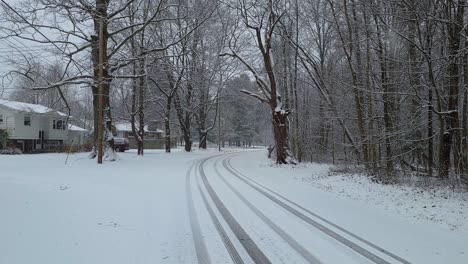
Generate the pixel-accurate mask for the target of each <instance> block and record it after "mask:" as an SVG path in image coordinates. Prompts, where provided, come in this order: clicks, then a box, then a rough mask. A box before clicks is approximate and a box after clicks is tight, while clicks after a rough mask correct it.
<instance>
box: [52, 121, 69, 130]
mask: <svg viewBox="0 0 468 264" xmlns="http://www.w3.org/2000/svg"><path fill="white" fill-rule="evenodd" d="M52 128H53V129H58V130H65V128H66V125H65V121H63V120H54V121H53V123H52Z"/></svg>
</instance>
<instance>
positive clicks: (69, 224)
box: [0, 150, 468, 264]
mask: <svg viewBox="0 0 468 264" xmlns="http://www.w3.org/2000/svg"><path fill="white" fill-rule="evenodd" d="M227 152H232V151H227ZM119 157H120V158H119V159H118V161H116V162H112V163H109V162H106V163H105V164H104V165H100V166H98V165H96V164H95V160H90V159H88V158H87V154H86V153H82V154H74V155H71V156H70V158H69V160H68V163H67V164H65V159H66V155H64V154H41V155H17V156H5V155H0V212H1V214H0V263H7V264H23V263H24V264H29V263H47V264H55V263H57V264H62V263H67V264H68V263H77V264H78V263H87V264H90V263H91V264H93V263H96V264H97V263H99V264H100V263H112V264H120V263H121V264H128V263H141V264H146V263H162V264H172V263H174V264H175V263H187V264H190V263H197V259H198V260H200V256H199V253H200V252H199V251H198V249H197V246H199V245H195V243H194V241H197V240H196V239H195V237H196V234H195V231H194V226H195V225H196V224H194V222H193V221H192V220H193V215H195V216H196V217H197V220H198V222H199V223H200V230H201V234H200V236H199V237H198V239H200V240H201V241H204V243H206V247H207V248H208V251H207V252H208V253H207V254H208V255H209V256H208V258H211V260H212V261H211V262H210V263H215V264H217V263H231V260H230V254H228V253H227V251H226V248H225V247H224V246H223V241H222V236H220V235H219V231H217V229H216V228H215V225H214V221H213V218H212V217H210V214H209V212H208V211H207V208H208V207H207V204H209V205H211V206H212V208H213V210H214V215H215V217H217V218H218V220H219V222H220V224H221V226H222V228H224V229H225V230H226V232H227V236H228V237H229V239H231V240H232V241H233V242H232V243H233V245H234V247H235V249H236V250H238V251H239V254H240V256H241V257H242V259H243V260H244V261H245V263H253V262H252V260H251V259H249V255H248V254H247V253H246V250H247V249H245V250H244V249H243V246H244V245H243V244H242V243H241V242H240V241H241V240H239V239H237V238H236V236H235V235H234V233H233V232H234V231H232V230H231V228H230V226H228V225H227V220H226V219H223V218H224V216H223V217H222V216H221V214H220V210H219V207H217V206H216V205H215V203H214V200H213V197H212V196H211V194H210V195H209V194H208V188H207V187H206V183H205V184H203V181H202V178H201V175H202V173H203V171H204V173H206V180H207V181H208V182H209V183H210V184H211V185H212V186H213V190H214V192H215V193H217V195H218V196H219V198H220V200H221V202H222V203H224V204H225V206H226V208H227V210H229V211H230V213H231V214H232V216H233V217H234V219H236V220H237V221H238V222H239V223H240V225H241V226H242V228H244V229H245V230H246V232H247V233H248V234H249V235H250V236H251V238H252V240H253V241H255V243H257V245H258V247H259V249H260V250H262V251H263V252H264V253H265V254H266V255H267V256H268V258H270V260H271V262H272V263H287V264H291V263H306V262H305V260H304V258H303V256H301V255H300V254H297V248H294V247H291V246H290V245H291V244H290V242H288V243H286V241H285V240H284V239H283V238H284V237H285V236H284V234H288V235H289V238H288V239H289V240H291V239H292V240H296V242H297V243H299V244H298V245H299V246H302V247H303V248H304V250H308V251H310V254H312V256H313V257H312V258H316V259H319V260H320V262H321V263H333V264H335V263H336V264H342V263H347V264H348V263H371V262H369V260H367V259H366V258H363V257H362V256H360V255H359V254H356V252H355V251H353V250H351V249H350V248H349V246H345V245H344V244H342V243H340V242H338V241H337V240H335V239H333V238H330V236H329V235H327V234H325V233H326V232H322V231H320V230H318V229H316V228H314V227H312V226H310V225H309V224H307V223H306V222H304V221H303V219H302V220H301V219H299V218H298V217H297V215H294V214H291V211H289V212H288V211H287V210H284V209H285V208H284V207H282V206H280V204H278V203H274V202H273V200H271V199H269V198H267V197H266V196H265V195H262V194H261V193H260V192H259V191H258V190H255V188H252V187H251V186H249V185H248V184H246V182H243V181H242V180H240V178H238V177H236V176H235V174H234V173H232V171H231V172H230V169H229V168H230V167H229V166H225V164H227V162H229V164H232V167H231V168H235V169H236V170H238V171H239V172H241V173H242V174H244V175H246V177H248V178H251V179H253V180H255V181H258V182H259V183H261V184H263V185H264V186H266V187H268V188H271V189H272V190H274V191H276V192H278V193H279V194H281V195H283V196H285V197H287V198H288V199H290V200H291V201H286V200H284V199H283V198H280V196H278V195H277V194H274V197H276V198H275V199H281V200H283V201H285V202H286V204H288V206H290V207H291V208H292V210H296V211H297V212H302V213H303V214H306V215H307V216H306V217H309V219H315V220H314V221H318V222H320V223H321V224H322V225H324V226H325V228H327V229H329V230H332V231H333V232H337V233H338V234H341V236H343V237H346V238H347V239H348V240H350V241H354V243H357V244H358V245H359V246H360V247H363V248H365V249H366V250H370V251H372V252H373V254H377V255H380V256H382V257H383V258H385V259H389V260H391V259H392V258H391V257H390V258H389V257H388V256H385V254H382V252H379V250H375V249H372V248H371V247H369V246H368V245H366V244H365V243H362V242H359V241H357V240H356V239H355V238H353V237H352V236H351V235H349V234H346V233H344V231H343V230H340V229H338V228H337V227H336V226H335V227H333V225H331V224H330V223H327V222H326V221H325V222H324V220H323V219H322V220H320V218H317V217H314V216H312V214H310V213H306V211H305V209H307V210H310V211H311V212H313V213H315V214H317V215H319V216H320V217H323V218H324V219H327V220H328V221H331V222H333V223H334V224H335V225H337V226H339V227H340V228H344V229H346V230H348V231H349V232H351V233H353V234H355V235H357V236H361V237H363V238H365V239H367V240H368V241H370V242H372V243H375V244H376V245H378V246H380V247H383V248H384V249H385V250H389V251H390V252H393V253H395V254H397V255H398V256H400V257H403V258H405V259H407V260H409V261H410V262H411V263H424V264H427V263H465V262H464V260H465V259H466V258H467V257H466V256H467V255H468V249H467V245H468V235H467V233H463V232H466V230H467V225H468V224H467V223H466V222H467V221H466V216H467V215H468V212H467V207H466V206H467V205H466V196H465V195H464V194H461V193H451V192H449V191H448V190H446V191H445V192H444V190H438V191H435V194H432V193H431V194H429V193H426V192H422V193H421V192H419V191H418V189H414V188H409V187H408V188H403V187H398V186H384V185H378V184H374V183H372V182H370V181H368V180H367V179H366V178H365V177H362V176H352V177H350V176H346V175H338V176H328V173H329V169H330V166H328V165H320V164H306V165H301V166H297V167H294V168H291V167H285V166H282V167H275V166H271V162H270V161H269V160H268V159H266V157H265V153H264V151H244V152H240V153H234V154H228V155H223V156H219V153H217V152H216V151H214V150H213V151H195V152H192V153H186V152H184V151H181V150H176V151H174V152H173V153H171V154H166V153H164V152H163V151H147V152H146V154H145V156H144V157H137V156H136V153H135V152H133V151H131V152H129V153H119ZM209 157H213V158H211V159H208V160H206V162H201V161H203V160H204V159H205V158H209ZM192 165H197V166H198V167H197V166H195V167H193V166H192ZM223 165H224V166H223ZM189 177H191V183H189V182H190V181H188V179H189ZM229 185H231V187H229ZM232 188H233V189H232ZM262 188H263V187H262ZM187 190H191V193H190V194H188V192H187ZM236 192H238V193H236ZM241 196H244V197H245V199H246V201H247V202H246V201H243V200H242V199H240V198H239V197H241ZM203 197H205V198H203ZM210 198H211V199H210ZM203 199H208V200H207V203H206V201H205V202H204V201H203ZM464 199H465V200H464ZM190 201H192V203H193V206H194V207H193V208H194V210H195V214H192V213H190V209H189V207H190V206H189V207H188V204H190ZM249 202H250V203H251V205H247V204H248V203H249ZM291 202H295V203H297V204H298V205H293V204H292V203H291ZM433 205H435V207H433ZM299 206H302V207H303V209H300V207H299ZM411 206H412V207H413V208H411ZM424 206H425V207H424ZM255 208H257V209H255ZM255 210H257V212H255ZM259 212H260V213H259ZM261 214H264V215H265V216H266V217H267V219H270V221H271V223H269V224H267V222H268V221H266V220H265V219H262V218H261V217H259V215H261ZM190 219H191V220H190ZM275 224H276V225H277V227H276V228H281V229H283V230H284V232H285V233H283V235H280V234H281V232H278V231H275V230H274V229H272V226H274V225H275ZM241 244H242V245H241ZM199 263H200V262H199ZM382 263H383V262H382ZM389 263H400V262H398V261H397V262H395V261H394V259H393V260H392V261H390V262H389ZM200 264H206V263H200Z"/></svg>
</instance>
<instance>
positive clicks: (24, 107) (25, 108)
mask: <svg viewBox="0 0 468 264" xmlns="http://www.w3.org/2000/svg"><path fill="white" fill-rule="evenodd" d="M0 106H3V107H6V108H10V109H12V110H15V111H20V112H26V113H32V114H58V115H59V116H63V117H67V116H68V115H67V114H65V113H62V112H59V111H56V110H54V109H52V108H49V107H46V106H43V105H37V104H28V103H23V102H16V101H9V100H4V99H0Z"/></svg>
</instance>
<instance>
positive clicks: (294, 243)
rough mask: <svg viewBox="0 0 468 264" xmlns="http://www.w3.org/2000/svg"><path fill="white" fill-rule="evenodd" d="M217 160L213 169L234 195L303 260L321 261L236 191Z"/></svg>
mask: <svg viewBox="0 0 468 264" xmlns="http://www.w3.org/2000/svg"><path fill="white" fill-rule="evenodd" d="M217 163H218V162H216V164H215V165H214V168H215V171H216V173H217V174H218V176H219V177H220V179H221V180H222V181H223V182H224V183H225V184H226V185H227V186H228V187H229V189H230V190H231V191H232V192H234V193H235V194H236V196H237V197H238V198H239V199H240V200H241V201H242V202H244V204H245V205H247V207H249V209H250V210H251V211H253V212H254V213H255V214H256V215H257V216H258V217H259V218H260V219H262V220H263V222H265V223H266V224H267V225H268V226H269V227H270V228H271V229H273V231H275V232H276V233H277V234H278V235H279V236H280V237H281V238H282V239H284V240H285V241H286V243H288V245H289V246H291V248H293V249H294V250H295V251H296V252H297V253H299V254H300V255H301V256H302V257H303V258H304V259H305V260H307V261H308V262H309V263H311V264H320V263H322V262H321V261H320V260H318V259H317V258H316V257H314V256H313V255H312V254H311V253H310V252H309V251H308V250H307V249H305V248H304V247H303V246H302V245H301V244H300V243H299V242H297V241H296V240H295V239H294V238H292V237H291V236H290V235H289V234H288V233H286V232H285V231H284V230H283V229H282V228H281V227H279V226H278V225H277V224H275V223H274V222H273V221H271V220H270V219H269V218H268V217H266V216H265V215H264V214H263V213H262V212H261V211H260V210H259V209H258V208H257V207H255V206H254V205H253V204H252V203H251V202H249V201H248V200H247V199H246V198H245V197H244V196H243V195H242V194H240V193H239V191H237V190H236V189H235V188H234V186H232V185H231V184H230V183H229V182H228V181H227V180H226V179H225V178H224V176H223V175H222V174H221V173H220V172H219V170H218V167H217V166H216V165H217Z"/></svg>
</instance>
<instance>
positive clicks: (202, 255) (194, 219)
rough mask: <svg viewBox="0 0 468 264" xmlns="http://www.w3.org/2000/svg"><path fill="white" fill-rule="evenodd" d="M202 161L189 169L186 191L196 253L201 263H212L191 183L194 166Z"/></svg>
mask: <svg viewBox="0 0 468 264" xmlns="http://www.w3.org/2000/svg"><path fill="white" fill-rule="evenodd" d="M200 162H201V161H197V162H195V163H194V164H192V165H191V166H190V168H189V170H188V171H187V175H186V181H185V183H186V184H185V191H186V193H187V206H188V211H189V219H190V227H191V228H192V238H193V243H194V245H195V253H196V255H197V261H198V263H199V264H211V259H210V255H209V254H208V250H207V248H206V244H205V241H204V240H203V236H202V233H201V228H200V223H199V222H198V216H197V213H196V211H195V203H194V202H193V194H192V188H191V184H190V178H191V175H192V171H193V172H195V170H194V167H196V166H198V164H200Z"/></svg>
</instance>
